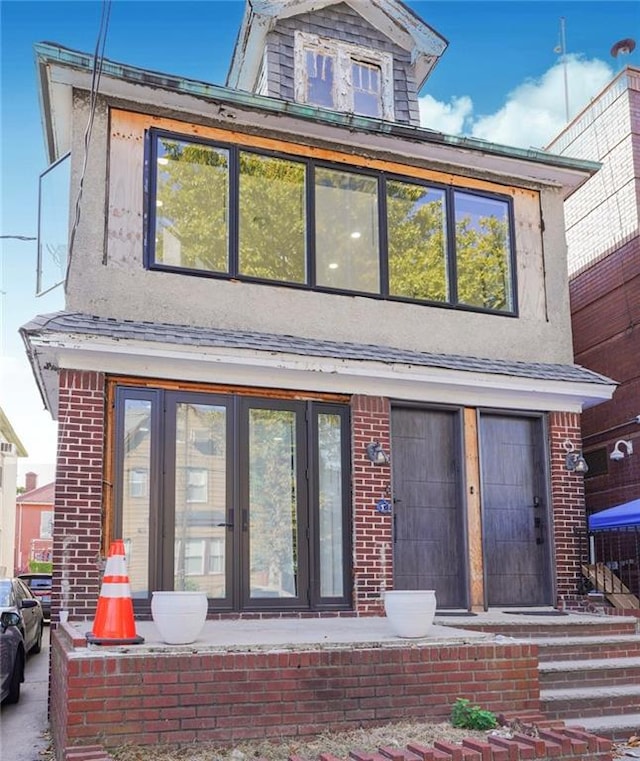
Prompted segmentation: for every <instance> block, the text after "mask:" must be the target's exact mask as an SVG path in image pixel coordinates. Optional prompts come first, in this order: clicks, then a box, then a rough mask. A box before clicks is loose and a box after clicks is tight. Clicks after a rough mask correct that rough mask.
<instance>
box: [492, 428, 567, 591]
mask: <svg viewBox="0 0 640 761" xmlns="http://www.w3.org/2000/svg"><path fill="white" fill-rule="evenodd" d="M480 446H481V450H480V457H481V467H482V525H483V540H484V541H483V547H484V565H485V582H486V597H487V604H488V605H489V606H496V605H519V606H526V605H548V604H551V603H552V602H553V600H552V589H551V582H550V573H549V566H550V562H549V536H548V520H547V511H546V505H545V499H544V495H545V493H546V489H545V470H544V465H543V462H544V460H543V432H542V421H541V420H540V419H539V418H527V417H510V416H507V415H489V414H486V415H481V417H480Z"/></svg>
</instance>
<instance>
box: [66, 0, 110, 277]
mask: <svg viewBox="0 0 640 761" xmlns="http://www.w3.org/2000/svg"><path fill="white" fill-rule="evenodd" d="M110 14H111V0H103V2H102V16H101V18H100V29H99V30H98V37H97V39H96V47H95V50H94V53H93V67H92V76H91V90H90V93H89V119H88V121H87V127H86V129H85V133H84V158H83V161H82V171H81V173H80V181H79V183H78V195H77V196H76V204H75V217H74V220H73V226H72V228H71V233H70V235H69V256H68V258H67V271H66V274H65V283H66V281H67V280H68V278H69V271H70V268H71V258H72V256H73V243H74V241H75V237H76V231H77V229H78V225H79V224H80V210H81V207H82V192H83V189H84V178H85V174H86V171H87V161H88V158H89V144H90V142H91V133H92V131H93V121H94V117H95V113H96V106H97V103H98V91H99V88H100V77H101V76H102V67H103V64H104V48H105V45H106V42H107V30H108V28H109V16H110Z"/></svg>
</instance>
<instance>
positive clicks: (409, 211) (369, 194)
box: [146, 69, 517, 315]
mask: <svg viewBox="0 0 640 761" xmlns="http://www.w3.org/2000/svg"><path fill="white" fill-rule="evenodd" d="M363 71H364V69H363ZM360 81H361V82H362V84H363V87H365V85H366V86H367V87H369V86H371V87H373V86H374V83H375V76H374V74H373V73H369V74H367V75H366V76H365V74H364V73H363V74H362V77H361V80H360ZM363 92H364V90H363ZM150 134H151V141H150V142H151V159H150V161H149V165H150V166H151V167H153V176H152V178H151V180H150V182H149V183H148V187H149V193H148V206H147V209H148V213H147V217H148V234H147V246H146V261H147V264H148V266H149V267H151V268H154V269H170V270H172V271H180V272H192V273H193V274H198V275H207V276H212V277H227V278H237V279H250V280H254V281H256V280H258V281H264V282H277V283H279V284H283V285H289V286H295V287H303V288H312V289H315V290H330V291H333V292H336V291H338V292H345V293H358V294H362V295H369V296H375V297H378V298H380V297H382V298H385V299H393V300H403V301H412V302H422V303H425V304H432V305H439V306H448V307H455V308H458V309H468V310H476V311H489V312H496V313H502V314H508V315H514V314H516V313H517V303H516V283H515V264H514V262H515V252H514V245H513V240H514V233H513V207H512V201H511V199H510V198H509V197H507V196H501V195H497V194H496V195H490V194H487V193H484V192H480V191H476V190H467V189H463V188H458V187H452V186H450V185H447V186H440V185H437V184H434V183H427V182H422V181H419V180H416V179H409V178H406V177H400V176H397V175H391V174H386V173H384V172H380V171H374V170H367V171H358V170H355V169H346V168H345V167H344V166H340V167H338V166H335V165H331V164H328V163H327V162H324V161H319V160H316V159H311V158H304V157H291V156H286V155H275V154H273V153H269V154H267V153H264V152H260V151H255V150H249V149H248V148H244V147H240V146H233V145H214V144H211V143H204V142H202V143H201V142H199V141H198V142H196V141H194V140H186V139H185V138H183V137H176V136H174V135H168V134H166V133H164V132H159V131H156V130H152V131H151V133H150Z"/></svg>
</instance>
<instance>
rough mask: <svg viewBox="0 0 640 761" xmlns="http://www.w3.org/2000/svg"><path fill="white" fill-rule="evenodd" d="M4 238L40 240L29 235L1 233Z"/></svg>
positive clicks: (0, 236)
mask: <svg viewBox="0 0 640 761" xmlns="http://www.w3.org/2000/svg"><path fill="white" fill-rule="evenodd" d="M0 238H1V239H2V240H38V239H37V238H31V237H30V236H28V235H0Z"/></svg>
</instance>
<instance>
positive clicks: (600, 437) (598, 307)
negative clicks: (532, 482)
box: [570, 150, 640, 512]
mask: <svg viewBox="0 0 640 761" xmlns="http://www.w3.org/2000/svg"><path fill="white" fill-rule="evenodd" d="M638 156H639V160H640V150H638ZM570 294H571V312H572V318H571V319H572V325H573V334H574V351H575V357H576V362H577V363H578V364H580V365H583V366H585V367H588V368H590V369H591V370H595V371H596V372H600V373H603V374H605V375H609V376H610V377H612V378H613V379H614V380H616V381H618V383H619V384H620V385H619V386H618V388H617V389H616V391H615V394H614V395H613V399H612V400H611V401H609V402H604V403H603V404H599V405H597V406H596V407H593V408H591V409H589V410H586V411H585V413H584V415H583V416H582V435H583V437H584V439H585V440H584V446H585V451H587V452H589V451H595V450H598V449H605V450H606V455H607V459H606V466H607V471H606V472H605V473H602V474H600V475H597V476H593V477H589V478H587V479H586V481H585V490H586V503H587V508H588V510H589V511H590V512H593V511H596V510H603V509H605V508H607V507H613V506H614V505H617V504H621V503H623V502H627V501H630V500H632V499H638V497H640V456H637V454H636V453H638V454H640V425H638V424H637V423H628V424H627V425H624V424H625V423H626V422H628V421H631V420H633V419H634V418H635V417H636V415H638V414H640V401H639V400H640V331H639V330H638V329H637V326H638V325H639V324H640V235H635V236H634V237H633V238H632V239H631V240H629V241H627V242H626V243H625V245H623V246H621V247H620V248H618V249H617V250H615V251H613V252H611V253H610V254H609V255H608V256H607V257H606V258H604V259H602V260H601V261H598V262H597V263H596V264H594V265H593V266H592V267H590V268H589V269H588V270H585V271H584V272H582V273H580V274H579V275H577V276H576V277H575V278H573V279H572V281H571V283H570ZM612 428H613V430H611V429H612ZM601 432H603V433H601ZM619 439H625V440H631V441H632V442H633V445H634V449H635V452H634V454H633V456H631V457H625V458H624V459H623V460H619V461H617V462H616V461H613V460H610V459H609V458H608V455H609V454H611V452H612V451H613V448H614V446H615V442H616V441H617V440H619ZM623 451H624V450H623Z"/></svg>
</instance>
